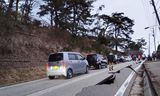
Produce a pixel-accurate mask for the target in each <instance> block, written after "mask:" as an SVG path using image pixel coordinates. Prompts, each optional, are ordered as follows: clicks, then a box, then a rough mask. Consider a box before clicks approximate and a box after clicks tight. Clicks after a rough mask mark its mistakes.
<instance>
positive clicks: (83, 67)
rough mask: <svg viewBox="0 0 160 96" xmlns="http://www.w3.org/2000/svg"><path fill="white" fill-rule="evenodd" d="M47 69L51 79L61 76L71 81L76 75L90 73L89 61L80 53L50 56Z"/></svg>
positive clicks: (61, 53)
mask: <svg viewBox="0 0 160 96" xmlns="http://www.w3.org/2000/svg"><path fill="white" fill-rule="evenodd" d="M46 67H47V76H48V78H49V79H53V78H55V76H60V75H62V76H65V77H66V78H68V79H70V78H72V77H73V75H74V74H78V73H88V70H89V65H88V62H87V60H86V59H85V58H84V56H82V55H81V54H80V53H78V52H58V53H54V54H50V55H49V58H48V64H47V66H46Z"/></svg>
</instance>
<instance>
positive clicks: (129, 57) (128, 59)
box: [124, 56, 132, 62]
mask: <svg viewBox="0 0 160 96" xmlns="http://www.w3.org/2000/svg"><path fill="white" fill-rule="evenodd" d="M124 59H125V61H127V62H128V61H132V58H131V56H125V57H124Z"/></svg>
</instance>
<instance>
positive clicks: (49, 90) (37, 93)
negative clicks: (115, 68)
mask: <svg viewBox="0 0 160 96" xmlns="http://www.w3.org/2000/svg"><path fill="white" fill-rule="evenodd" d="M104 72H106V74H107V70H106V69H102V71H101V70H100V71H99V72H96V73H93V74H88V75H85V76H84V77H81V78H77V79H73V80H71V81H70V82H67V83H63V84H61V85H57V86H53V87H50V88H47V89H44V90H41V91H37V92H34V93H31V94H28V95H26V96H41V95H43V94H45V93H49V92H51V91H53V90H56V89H59V88H61V87H64V86H67V85H70V84H72V83H75V82H78V81H81V80H84V79H86V78H89V77H93V76H95V75H98V74H102V73H104ZM108 76H110V74H108ZM106 78H107V77H106Z"/></svg>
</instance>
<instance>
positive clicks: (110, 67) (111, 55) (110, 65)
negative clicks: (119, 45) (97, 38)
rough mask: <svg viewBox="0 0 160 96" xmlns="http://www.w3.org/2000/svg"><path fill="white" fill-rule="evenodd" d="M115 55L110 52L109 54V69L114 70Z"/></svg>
mask: <svg viewBox="0 0 160 96" xmlns="http://www.w3.org/2000/svg"><path fill="white" fill-rule="evenodd" d="M114 58H115V57H114V55H113V53H109V55H108V56H107V59H108V63H109V71H111V70H113V61H114Z"/></svg>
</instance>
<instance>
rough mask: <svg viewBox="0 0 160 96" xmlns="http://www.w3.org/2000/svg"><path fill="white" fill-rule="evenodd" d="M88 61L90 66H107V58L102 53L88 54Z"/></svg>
mask: <svg viewBox="0 0 160 96" xmlns="http://www.w3.org/2000/svg"><path fill="white" fill-rule="evenodd" d="M87 61H88V63H89V66H90V67H91V66H93V67H94V68H95V69H101V68H105V67H107V60H105V59H104V57H103V56H102V55H100V54H89V55H87Z"/></svg>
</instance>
